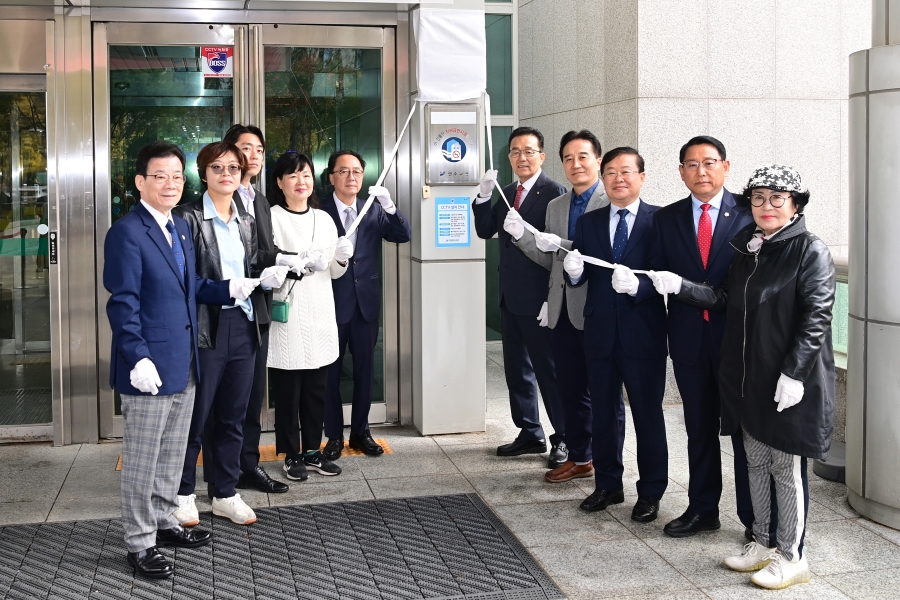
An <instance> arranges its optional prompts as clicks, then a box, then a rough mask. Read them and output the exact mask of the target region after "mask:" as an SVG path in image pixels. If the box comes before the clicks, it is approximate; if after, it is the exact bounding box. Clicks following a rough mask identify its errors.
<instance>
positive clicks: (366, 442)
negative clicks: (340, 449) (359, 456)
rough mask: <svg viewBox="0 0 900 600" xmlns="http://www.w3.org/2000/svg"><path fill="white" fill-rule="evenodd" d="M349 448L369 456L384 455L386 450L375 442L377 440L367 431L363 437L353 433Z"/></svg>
mask: <svg viewBox="0 0 900 600" xmlns="http://www.w3.org/2000/svg"><path fill="white" fill-rule="evenodd" d="M349 446H350V447H351V448H353V449H354V450H362V453H363V454H367V455H369V456H378V455H379V454H384V448H382V447H381V446H379V445H378V444H377V443H376V442H375V440H373V439H372V434H371V433H369V432H368V431H366V432H365V433H364V434H362V435H356V434H354V433H351V434H350V442H349Z"/></svg>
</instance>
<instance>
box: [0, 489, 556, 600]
mask: <svg viewBox="0 0 900 600" xmlns="http://www.w3.org/2000/svg"><path fill="white" fill-rule="evenodd" d="M256 515H257V517H258V519H259V520H258V521H257V522H256V523H255V524H254V525H251V526H250V527H244V526H240V525H234V524H233V523H231V521H228V520H226V519H222V518H215V519H213V518H212V516H211V515H210V514H209V513H204V514H202V515H201V524H200V527H202V528H204V529H211V530H212V532H213V542H212V543H211V544H210V545H208V546H205V547H203V548H198V549H192V550H180V549H179V550H174V549H165V550H162V552H163V553H165V554H166V555H167V556H168V557H169V558H174V560H175V575H174V576H173V577H171V578H169V579H165V580H162V581H148V580H145V579H140V578H136V577H134V576H133V575H132V572H131V568H130V567H128V566H127V564H126V563H125V553H126V550H125V544H124V541H123V539H122V524H121V522H120V521H119V520H118V519H109V520H97V521H75V522H69V523H41V524H35V525H13V526H7V527H2V528H0V598H6V599H10V600H12V599H16V600H18V599H28V600H33V599H35V598H60V599H73V600H85V599H87V598H90V599H93V598H104V599H106V598H110V599H111V598H117V599H118V598H123V599H124V598H142V599H148V600H157V599H163V598H166V599H172V600H182V599H194V598H196V599H198V600H209V599H212V598H215V599H219V598H221V599H236V600H247V599H250V598H256V599H269V598H271V599H278V600H281V599H284V600H288V599H291V600H293V599H295V598H303V599H309V600H320V599H329V600H331V599H335V600H337V599H341V600H344V599H347V600H355V599H359V600H374V599H379V598H382V599H388V598H390V599H394V598H397V599H403V598H422V599H426V598H427V599H442V600H450V599H464V598H465V599H470V600H553V599H558V598H564V597H565V596H563V594H562V593H561V592H560V590H559V589H558V588H557V587H556V585H555V584H554V583H553V581H552V580H551V579H550V577H548V576H547V574H546V573H545V572H544V571H543V570H542V569H541V568H540V567H539V566H538V564H537V563H536V562H535V560H534V559H533V558H532V557H531V555H530V554H528V552H527V550H525V548H524V547H523V546H522V544H521V543H519V541H518V540H517V539H516V537H515V536H514V535H513V534H512V533H511V532H510V531H509V529H507V528H506V526H505V525H503V523H502V521H500V519H499V518H498V517H497V515H495V514H494V513H493V512H492V511H491V510H490V508H488V507H487V505H486V504H484V502H483V501H482V500H481V499H480V498H479V497H478V496H477V495H476V494H461V495H453V496H428V497H419V498H405V499H397V500H375V501H367V502H345V503H335V504H313V505H304V506H288V507H279V508H263V509H258V510H256Z"/></svg>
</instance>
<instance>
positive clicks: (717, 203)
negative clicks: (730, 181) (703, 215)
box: [691, 187, 725, 212]
mask: <svg viewBox="0 0 900 600" xmlns="http://www.w3.org/2000/svg"><path fill="white" fill-rule="evenodd" d="M724 195H725V188H724V187H723V188H722V189H721V190H719V193H718V194H716V195H715V196H713V199H712V200H710V201H709V206H710V208H711V209H712V208H714V209H716V210H719V208H721V207H722V196H724ZM701 204H703V203H702V202H700V201H699V200H697V197H696V196H695V195H693V194H691V207H692V208H693V210H694V212H697V211H698V210H700V205H701Z"/></svg>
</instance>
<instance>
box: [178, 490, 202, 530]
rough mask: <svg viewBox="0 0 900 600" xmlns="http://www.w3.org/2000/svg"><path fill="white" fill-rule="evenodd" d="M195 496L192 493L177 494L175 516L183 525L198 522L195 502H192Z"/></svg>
mask: <svg viewBox="0 0 900 600" xmlns="http://www.w3.org/2000/svg"><path fill="white" fill-rule="evenodd" d="M196 497H197V496H195V495H194V494H191V495H190V496H178V508H177V509H175V518H176V519H178V522H179V523H181V525H182V526H184V527H193V526H194V525H199V524H200V514H199V513H198V512H197V504H196V503H195V502H194V498H196Z"/></svg>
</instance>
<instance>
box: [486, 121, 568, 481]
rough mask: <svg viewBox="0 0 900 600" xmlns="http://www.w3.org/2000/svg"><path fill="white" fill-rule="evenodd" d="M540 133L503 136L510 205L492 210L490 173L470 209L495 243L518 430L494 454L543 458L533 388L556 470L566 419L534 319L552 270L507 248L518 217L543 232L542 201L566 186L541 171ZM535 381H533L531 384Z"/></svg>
mask: <svg viewBox="0 0 900 600" xmlns="http://www.w3.org/2000/svg"><path fill="white" fill-rule="evenodd" d="M545 157H546V155H545V154H544V136H543V135H542V134H541V132H540V131H538V130H537V129H533V128H531V127H519V128H518V129H515V130H513V132H512V133H511V134H510V136H509V162H510V164H512V168H513V171H514V172H515V174H516V176H517V177H518V179H519V181H518V182H517V183H513V184H510V185H508V186H506V187H505V188H503V194H504V195H505V196H506V198H507V199H508V200H509V201H510V202H512V203H513V206H512V210H510V209H509V208H507V205H506V203H505V202H504V201H503V199H500V198H498V200H497V201H496V202H494V205H493V206H491V203H490V199H491V191H492V189H493V186H494V182H495V181H496V179H497V171H488V172H487V173H485V175H484V178H483V179H482V181H481V190H480V193H479V194H478V195H477V196H476V198H475V201H474V203H473V204H472V211H473V212H474V213H475V231H476V232H477V233H478V237H480V238H482V239H486V240H487V239H490V238H492V237H493V236H494V234H497V236H498V237H499V241H500V267H499V270H500V333H501V334H502V335H503V370H504V372H505V374H506V385H507V387H508V388H509V405H510V412H511V413H512V420H513V423H515V425H516V427H518V428H519V429H520V431H519V435H518V437H516V439H515V440H514V441H512V442H511V443H509V444H504V445H502V446H500V447H498V448H497V455H498V456H518V455H520V454H542V453H544V452H546V451H547V442H546V437H545V435H544V429H543V427H541V421H540V414H539V411H538V398H537V396H538V388H540V390H541V397H542V398H543V399H544V407H545V408H546V409H547V416H549V417H550V423H551V424H552V425H553V429H554V433H553V435H551V436H550V444H551V450H550V456H549V461H548V464H549V467H550V468H551V469H555V468H556V467H558V466H560V465H562V464H563V463H565V462H566V460H568V456H569V453H568V450H567V449H566V444H565V414H564V412H563V406H562V401H561V400H560V397H559V391H558V390H557V386H556V369H555V367H554V364H553V354H552V350H551V342H550V332H549V331H548V330H547V328H546V327H541V326H540V325H539V321H538V318H539V317H538V315H539V313H540V311H541V306H542V305H543V304H544V301H545V300H546V299H547V286H548V285H549V276H550V273H549V272H548V271H547V269H545V268H544V267H542V266H540V265H538V264H537V263H535V262H533V261H532V260H531V259H530V258H528V256H526V255H525V254H524V253H523V252H522V251H521V250H520V249H519V248H517V247H516V246H515V245H514V244H513V239H519V238H521V237H522V236H523V235H524V233H525V229H524V225H523V224H522V220H525V221H526V222H528V223H530V224H531V225H533V226H534V227H536V228H537V230H538V231H543V230H544V219H545V216H546V214H547V204H549V203H550V201H551V200H553V199H554V198H556V197H558V196H560V195H562V194H563V193H564V192H565V191H566V188H565V187H564V186H562V185H560V184H559V183H557V182H555V181H553V180H552V179H550V178H549V177H547V176H546V175H544V173H543V171H542V170H541V165H542V164H543V163H544V159H545ZM535 380H536V381H535Z"/></svg>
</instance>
